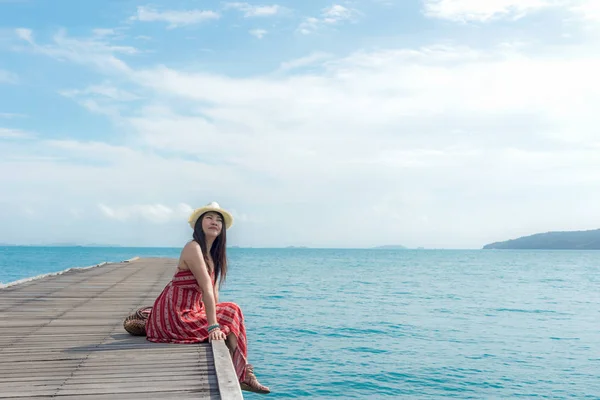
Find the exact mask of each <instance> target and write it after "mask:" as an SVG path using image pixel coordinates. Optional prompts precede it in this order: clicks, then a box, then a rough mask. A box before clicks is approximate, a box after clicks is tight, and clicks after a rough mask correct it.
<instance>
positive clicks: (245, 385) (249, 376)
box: [240, 364, 271, 394]
mask: <svg viewBox="0 0 600 400" xmlns="http://www.w3.org/2000/svg"><path fill="white" fill-rule="evenodd" d="M240 387H241V389H242V390H246V391H248V392H254V393H263V394H266V393H271V390H269V388H268V387H266V386H264V385H261V384H260V383H259V382H258V379H256V375H254V367H253V366H252V365H251V364H248V365H247V366H246V379H245V380H244V382H242V383H240Z"/></svg>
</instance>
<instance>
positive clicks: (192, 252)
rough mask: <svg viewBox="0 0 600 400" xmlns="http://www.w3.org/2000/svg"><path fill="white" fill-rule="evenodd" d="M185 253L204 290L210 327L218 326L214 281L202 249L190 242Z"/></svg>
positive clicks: (185, 258) (203, 295)
mask: <svg viewBox="0 0 600 400" xmlns="http://www.w3.org/2000/svg"><path fill="white" fill-rule="evenodd" d="M183 253H184V260H185V262H186V263H187V265H188V267H189V268H190V271H192V273H193V274H194V277H195V278H196V281H197V282H198V285H199V286H200V289H201V290H202V302H203V303H204V307H205V308H206V318H207V319H208V325H209V326H210V325H214V324H217V313H216V301H215V300H216V298H215V294H214V292H213V285H212V280H211V278H210V275H209V274H208V268H207V267H206V263H205V262H204V256H203V255H202V249H201V248H200V245H199V244H198V243H196V242H190V243H188V244H187V245H186V246H185V247H184V249H183Z"/></svg>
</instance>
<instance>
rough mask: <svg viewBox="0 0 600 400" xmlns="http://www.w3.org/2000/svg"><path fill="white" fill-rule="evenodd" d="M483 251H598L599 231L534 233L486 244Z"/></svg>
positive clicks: (599, 248)
mask: <svg viewBox="0 0 600 400" xmlns="http://www.w3.org/2000/svg"><path fill="white" fill-rule="evenodd" d="M483 249H486V250H487V249H513V250H517V249H527V250H534V249H536V250H600V229H594V230H588V231H560V232H546V233H536V234H534V235H529V236H523V237H520V238H517V239H511V240H507V241H504V242H495V243H490V244H486V245H485V246H483Z"/></svg>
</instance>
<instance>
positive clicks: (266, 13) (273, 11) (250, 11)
mask: <svg viewBox="0 0 600 400" xmlns="http://www.w3.org/2000/svg"><path fill="white" fill-rule="evenodd" d="M225 9H235V10H239V11H241V12H243V13H244V17H246V18H251V17H270V16H273V15H277V14H280V13H282V12H283V10H284V8H283V7H281V6H280V5H277V4H273V5H268V6H257V5H251V4H248V3H239V2H236V3H225Z"/></svg>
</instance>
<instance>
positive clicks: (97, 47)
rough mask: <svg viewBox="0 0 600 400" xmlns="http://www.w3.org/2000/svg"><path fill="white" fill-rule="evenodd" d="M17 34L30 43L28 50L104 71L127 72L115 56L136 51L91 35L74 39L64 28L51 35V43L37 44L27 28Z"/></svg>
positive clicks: (19, 30) (124, 64) (124, 65)
mask: <svg viewBox="0 0 600 400" xmlns="http://www.w3.org/2000/svg"><path fill="white" fill-rule="evenodd" d="M15 33H16V34H17V36H18V37H19V38H20V39H22V40H24V41H26V42H28V43H29V44H30V48H29V49H30V50H31V51H34V52H36V53H39V54H44V55H47V56H50V57H52V58H55V59H58V60H68V61H71V62H75V63H78V64H85V65H92V66H94V67H96V68H98V69H100V70H102V71H104V72H107V71H110V72H118V73H124V72H128V70H129V67H128V66H127V64H126V63H125V62H124V61H122V60H120V59H119V58H117V55H119V54H121V55H122V54H125V55H134V54H137V53H138V50H137V49H136V48H135V47H131V46H116V45H112V44H110V42H108V41H107V39H106V38H102V37H97V36H95V37H93V38H87V39H74V38H71V37H69V36H67V33H66V31H65V30H62V29H61V30H59V31H58V33H57V34H56V35H54V36H53V38H52V39H53V43H52V44H47V45H40V44H37V43H36V42H35V41H34V40H33V34H32V32H31V31H30V30H29V29H17V30H16V31H15Z"/></svg>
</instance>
